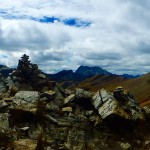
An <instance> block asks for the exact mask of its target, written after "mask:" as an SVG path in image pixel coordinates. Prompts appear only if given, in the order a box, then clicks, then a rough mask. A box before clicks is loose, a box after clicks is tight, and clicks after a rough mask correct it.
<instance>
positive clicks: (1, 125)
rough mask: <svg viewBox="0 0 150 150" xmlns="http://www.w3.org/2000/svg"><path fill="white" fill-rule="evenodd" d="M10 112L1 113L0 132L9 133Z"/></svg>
mask: <svg viewBox="0 0 150 150" xmlns="http://www.w3.org/2000/svg"><path fill="white" fill-rule="evenodd" d="M8 119H9V114H8V113H0V132H1V133H7V132H8V131H9V121H8Z"/></svg>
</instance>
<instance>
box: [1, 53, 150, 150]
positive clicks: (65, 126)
mask: <svg viewBox="0 0 150 150" xmlns="http://www.w3.org/2000/svg"><path fill="white" fill-rule="evenodd" d="M0 98H1V99H0V149H1V150H122V149H130V150H149V149H150V121H149V118H150V108H149V106H145V107H143V108H141V107H140V106H139V104H138V102H137V101H136V100H135V99H134V97H133V95H132V93H131V92H130V91H127V90H124V89H123V87H117V88H116V89H114V91H113V92H112V93H110V92H108V91H106V90H105V89H99V90H98V91H97V92H88V91H85V90H83V89H80V88H76V89H74V90H65V89H63V88H62V87H60V86H59V85H58V84H57V83H55V82H53V81H50V80H49V79H48V78H47V77H46V76H45V74H44V73H42V72H41V71H40V70H39V69H38V66H37V65H36V64H32V63H31V62H30V61H29V57H28V56H26V55H23V56H22V58H21V59H20V60H19V63H18V67H17V68H16V70H14V71H13V72H12V73H11V74H10V75H9V76H8V77H7V78H5V77H3V76H2V75H1V78H0Z"/></svg>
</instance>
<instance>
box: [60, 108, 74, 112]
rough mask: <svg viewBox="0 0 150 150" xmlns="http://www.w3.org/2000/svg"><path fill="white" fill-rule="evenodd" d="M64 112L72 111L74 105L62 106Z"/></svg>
mask: <svg viewBox="0 0 150 150" xmlns="http://www.w3.org/2000/svg"><path fill="white" fill-rule="evenodd" d="M62 111H63V112H72V107H64V108H62Z"/></svg>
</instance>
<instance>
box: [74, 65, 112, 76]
mask: <svg viewBox="0 0 150 150" xmlns="http://www.w3.org/2000/svg"><path fill="white" fill-rule="evenodd" d="M76 73H77V74H80V75H82V76H85V77H90V76H93V75H96V74H105V75H111V74H112V73H110V72H108V71H107V70H104V69H102V68H101V67H98V66H93V67H92V66H80V67H79V68H78V69H77V70H76Z"/></svg>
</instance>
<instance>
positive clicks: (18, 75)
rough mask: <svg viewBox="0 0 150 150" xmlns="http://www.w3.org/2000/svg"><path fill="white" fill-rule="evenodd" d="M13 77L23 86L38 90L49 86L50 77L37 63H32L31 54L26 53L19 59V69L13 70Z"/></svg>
mask: <svg viewBox="0 0 150 150" xmlns="http://www.w3.org/2000/svg"><path fill="white" fill-rule="evenodd" d="M11 78H12V80H13V81H15V82H18V84H20V85H21V87H23V88H25V87H26V86H27V87H28V88H29V86H30V89H36V90H41V89H43V88H44V87H45V88H46V87H47V88H48V78H47V77H46V75H45V74H44V73H43V72H42V71H41V70H40V69H39V68H38V66H37V64H32V63H31V61H30V60H29V56H27V55H26V54H24V55H23V56H22V57H21V59H20V60H19V62H18V66H17V69H16V70H15V71H13V72H12V74H11Z"/></svg>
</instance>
